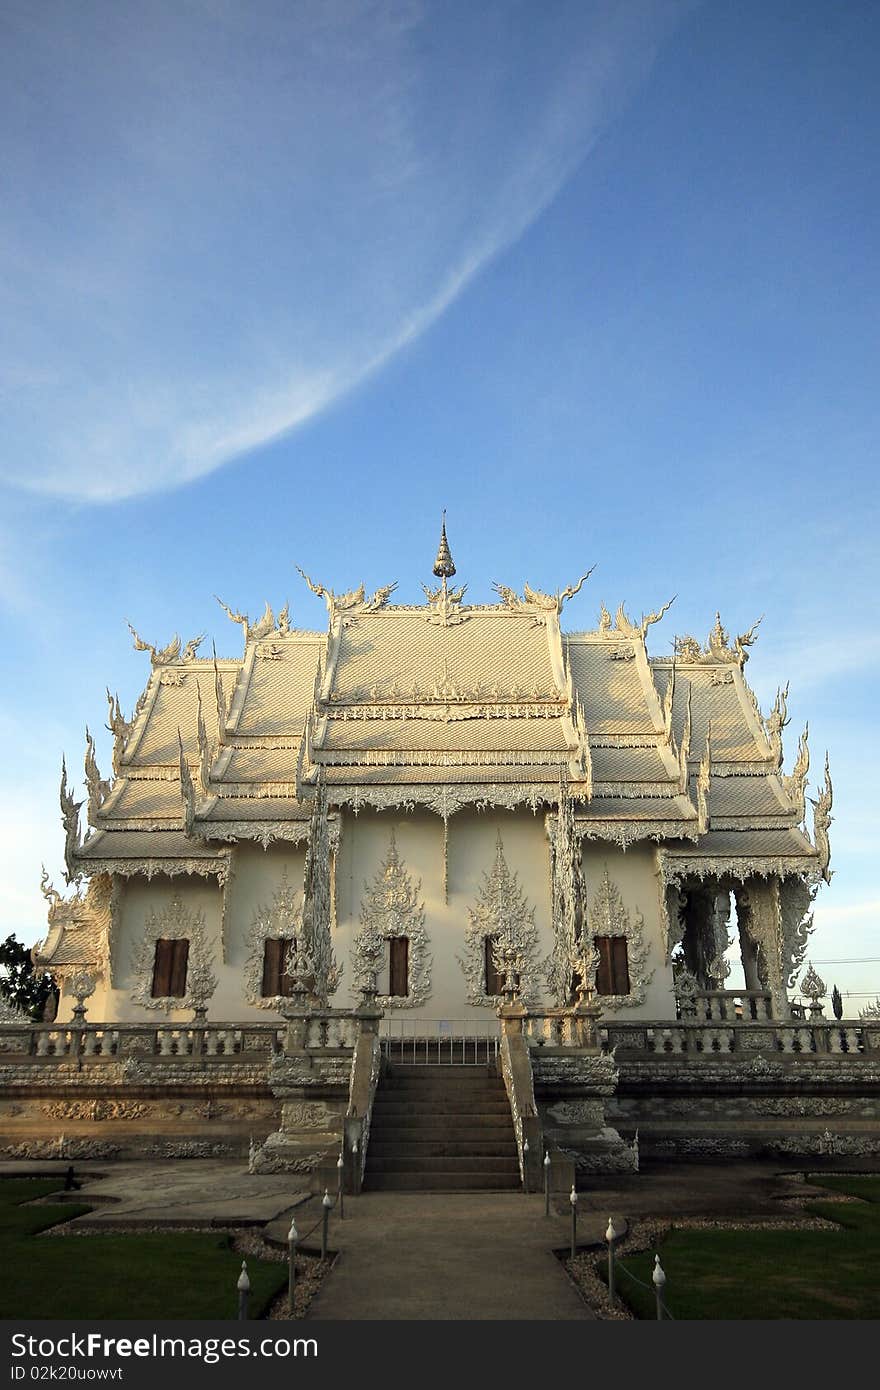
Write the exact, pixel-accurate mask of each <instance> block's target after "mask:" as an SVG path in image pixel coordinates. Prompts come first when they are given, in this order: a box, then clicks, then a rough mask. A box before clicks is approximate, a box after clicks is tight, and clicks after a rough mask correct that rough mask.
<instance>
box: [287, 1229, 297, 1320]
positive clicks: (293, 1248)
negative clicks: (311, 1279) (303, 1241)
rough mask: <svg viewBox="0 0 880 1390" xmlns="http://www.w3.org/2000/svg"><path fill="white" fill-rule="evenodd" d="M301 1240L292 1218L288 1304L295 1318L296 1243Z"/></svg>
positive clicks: (289, 1244) (289, 1236) (288, 1250)
mask: <svg viewBox="0 0 880 1390" xmlns="http://www.w3.org/2000/svg"><path fill="white" fill-rule="evenodd" d="M298 1240H299V1231H298V1230H297V1229H296V1222H295V1221H294V1219H293V1217H291V1218H290V1230H289V1231H288V1232H287V1302H288V1305H289V1309H288V1311H289V1312H290V1316H291V1317H293V1296H294V1294H295V1293H296V1243H297V1241H298Z"/></svg>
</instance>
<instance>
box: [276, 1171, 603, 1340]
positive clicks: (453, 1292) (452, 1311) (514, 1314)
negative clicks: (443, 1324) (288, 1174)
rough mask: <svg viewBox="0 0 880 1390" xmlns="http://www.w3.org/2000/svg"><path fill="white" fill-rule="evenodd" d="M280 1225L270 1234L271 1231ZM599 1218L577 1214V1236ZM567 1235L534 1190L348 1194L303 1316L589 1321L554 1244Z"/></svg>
mask: <svg viewBox="0 0 880 1390" xmlns="http://www.w3.org/2000/svg"><path fill="white" fill-rule="evenodd" d="M310 1210H311V1208H310ZM308 1216H309V1212H306V1211H304V1212H303V1218H302V1222H301V1223H300V1222H299V1219H298V1224H300V1229H303V1227H305V1228H306V1229H307V1228H308V1226H310V1225H312V1224H313V1223H312V1222H311V1221H309V1219H308ZM316 1218H317V1212H316ZM607 1219H608V1218H607V1217H605V1219H604V1220H605V1222H607ZM278 1225H280V1223H272V1228H270V1229H269V1230H267V1233H266V1234H267V1235H270V1234H274V1235H276V1236H277V1235H278V1234H279V1232H278V1231H275V1230H274V1229H273V1228H274V1227H275V1226H278ZM600 1226H602V1227H604V1222H602V1219H601V1218H600V1217H599V1215H598V1214H592V1215H590V1216H589V1217H585V1219H584V1220H583V1221H581V1222H580V1223H579V1235H582V1236H583V1237H584V1238H588V1237H593V1238H595V1239H598V1238H599V1235H600V1233H601V1232H600ZM281 1234H282V1235H284V1236H286V1231H285V1232H283V1233H281ZM569 1239H570V1226H569V1224H568V1222H567V1220H566V1219H565V1218H564V1217H560V1216H558V1215H555V1214H554V1215H553V1216H552V1217H550V1219H549V1220H548V1219H547V1218H546V1217H545V1216H544V1203H543V1198H542V1197H540V1196H538V1197H534V1196H533V1197H525V1196H523V1194H522V1193H521V1192H497V1193H487V1192H461V1193H458V1192H454V1193H453V1192H449V1193H447V1192H437V1193H433V1192H432V1193H428V1192H424V1193H422V1192H368V1193H364V1194H362V1195H361V1196H360V1197H357V1198H348V1199H346V1204H345V1220H344V1221H342V1222H340V1221H337V1220H336V1219H335V1215H334V1219H333V1223H332V1227H331V1237H330V1245H331V1248H335V1249H338V1250H339V1251H340V1255H339V1258H338V1260H337V1262H336V1264H335V1266H334V1268H333V1272H332V1274H331V1275H330V1277H329V1279H327V1280H326V1281H325V1282H324V1284H323V1285H322V1287H321V1289H320V1291H319V1293H318V1294H317V1297H316V1298H315V1300H314V1302H313V1303H312V1305H311V1307H310V1309H309V1312H308V1317H309V1318H315V1319H320V1320H323V1321H329V1320H331V1319H335V1320H356V1319H362V1318H367V1319H382V1320H384V1319H392V1318H405V1319H420V1318H425V1319H442V1318H446V1319H455V1320H461V1321H463V1320H470V1321H474V1320H487V1319H496V1318H502V1319H510V1318H516V1319H523V1320H528V1319H534V1318H553V1319H568V1320H570V1321H585V1320H589V1319H592V1317H593V1314H592V1313H591V1312H590V1310H589V1309H588V1308H587V1306H586V1305H585V1304H584V1302H583V1300H582V1299H581V1297H580V1295H579V1294H578V1293H577V1292H576V1290H575V1289H574V1287H573V1285H572V1284H571V1283H570V1282H569V1279H568V1276H567V1275H566V1273H565V1271H564V1270H563V1268H562V1266H561V1265H560V1263H559V1260H558V1259H557V1258H556V1256H555V1255H554V1254H553V1253H552V1251H553V1248H554V1247H557V1248H559V1247H564V1246H565V1245H566V1242H567V1241H568V1240H569Z"/></svg>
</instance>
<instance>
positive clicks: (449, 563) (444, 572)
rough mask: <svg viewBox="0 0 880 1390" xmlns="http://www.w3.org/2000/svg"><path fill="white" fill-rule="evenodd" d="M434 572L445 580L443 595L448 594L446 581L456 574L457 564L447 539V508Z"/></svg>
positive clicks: (442, 523) (441, 527)
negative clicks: (454, 561)
mask: <svg viewBox="0 0 880 1390" xmlns="http://www.w3.org/2000/svg"><path fill="white" fill-rule="evenodd" d="M433 572H434V574H436V576H437V578H438V579H442V580H443V595H444V597H445V595H446V581H447V579H451V578H452V576H453V575H454V574H455V565H454V564H453V560H452V553H451V551H450V549H449V542H448V541H447V539H446V508H445V507H444V508H443V520H442V522H441V523H440V545H439V546H438V548H437V559H436V560H435V561H434V571H433Z"/></svg>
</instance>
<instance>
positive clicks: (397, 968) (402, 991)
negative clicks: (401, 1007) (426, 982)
mask: <svg viewBox="0 0 880 1390" xmlns="http://www.w3.org/2000/svg"><path fill="white" fill-rule="evenodd" d="M388 946H389V964H390V970H389V981H388V993H389V994H394V995H397V996H398V997H400V998H403V997H405V996H406V995H407V994H409V938H408V937H406V936H392V937H391V938H390V940H389V942H388Z"/></svg>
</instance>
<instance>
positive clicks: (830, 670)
mask: <svg viewBox="0 0 880 1390" xmlns="http://www.w3.org/2000/svg"><path fill="white" fill-rule="evenodd" d="M878 51H880V8H878V7H877V6H876V5H875V4H872V3H857V0H851V2H850V3H847V4H846V5H831V4H828V3H827V0H825V2H824V3H810V0H791V3H789V2H788V0H770V3H767V0H763V2H762V0H742V2H741V3H739V4H737V5H735V6H732V5H728V4H724V3H705V4H702V5H700V4H685V3H681V4H678V3H669V4H666V3H633V4H629V3H625V2H622V0H614V2H613V3H606V4H591V3H586V2H585V0H579V3H566V2H565V0H555V2H554V0H548V2H547V3H541V4H538V3H535V0H530V2H529V3H525V0H506V3H491V0H483V2H482V3H479V4H473V3H469V4H459V3H455V2H454V0H453V2H452V3H450V0H445V3H442V4H441V3H433V4H432V3H421V2H420V0H412V2H411V3H409V2H408V3H404V2H403V0H400V3H384V2H383V0H373V2H372V3H365V2H364V0H322V3H297V4H290V3H277V4H276V3H271V0H262V2H260V0H257V3H252V4H249V5H244V4H239V3H234V0H184V2H183V3H181V0H176V3H173V4H171V3H168V4H165V3H158V2H157V0H154V2H153V3H149V4H147V5H144V6H134V5H125V4H122V5H120V4H118V3H113V2H112V0H106V3H95V0H83V3H80V4H78V5H76V6H71V5H69V4H66V3H52V2H51V0H47V3H44V4H41V5H39V6H34V5H32V4H30V3H28V0H6V4H5V6H4V7H3V11H2V15H0V168H2V170H3V187H4V196H3V199H2V205H0V264H2V275H0V499H2V510H0V547H2V550H0V636H2V651H3V653H4V672H3V681H2V685H0V731H2V733H3V735H4V739H3V742H4V748H5V758H4V764H3V771H2V781H0V792H2V805H3V807H4V811H3V816H4V821H5V825H4V829H3V835H2V842H0V871H2V882H3V902H2V907H0V912H2V921H0V932H2V934H4V935H5V933H6V931H7V930H17V931H18V932H19V935H23V936H24V937H26V938H27V939H28V940H32V939H34V938H35V937H36V936H38V935H39V934H40V933H41V930H42V925H43V918H42V906H43V904H42V900H41V898H40V896H39V892H38V880H39V865H40V862H41V861H42V860H45V861H46V863H47V865H48V866H49V867H50V868H51V869H52V870H53V871H55V872H56V873H57V871H58V867H59V864H60V858H61V832H60V826H59V824H58V816H57V810H56V807H57V781H58V769H59V765H60V758H61V752H62V750H65V751H66V753H67V755H68V762H69V763H70V764H71V765H72V766H75V767H77V768H78V767H79V766H81V758H82V748H83V726H84V725H85V724H86V723H87V722H88V723H89V724H90V726H91V727H92V729H93V730H94V731H96V732H97V731H98V730H100V737H99V740H98V747H99V753H100V755H101V759H100V760H101V762H102V767H104V768H105V769H106V768H107V767H108V766H109V740H108V736H107V735H106V734H105V733H104V730H103V722H104V717H105V704H104V698H103V691H104V686H105V685H106V684H108V683H109V684H110V686H111V687H112V688H113V689H116V688H118V689H119V691H120V694H121V696H122V700H123V704H124V705H125V706H126V707H129V708H130V707H131V705H132V704H133V701H134V699H135V698H136V696H137V693H138V691H139V690H140V688H141V686H142V684H143V681H144V680H145V678H146V675H147V665H146V662H145V660H144V658H143V656H142V655H139V654H135V653H133V652H132V651H131V649H130V639H129V635H128V631H127V628H126V626H125V622H126V619H130V620H131V621H132V622H133V623H134V624H135V626H136V627H137V628H138V629H139V630H140V631H142V632H143V634H144V635H145V636H147V637H148V638H149V639H150V640H151V641H153V640H159V641H162V642H164V641H166V640H167V639H168V637H170V635H171V633H172V632H174V631H180V632H181V633H182V634H183V635H184V636H189V635H192V634H194V633H196V632H201V631H205V630H207V631H208V632H209V634H211V635H212V636H214V637H216V639H217V644H218V649H220V650H221V651H227V652H236V651H237V650H238V648H239V641H240V635H239V632H238V629H234V628H232V627H231V626H230V625H229V624H228V622H227V621H226V619H225V618H224V617H223V615H222V614H221V613H220V611H219V609H218V608H217V606H216V604H215V603H214V600H213V598H212V595H213V594H214V593H219V594H220V595H221V596H222V597H223V598H224V599H225V600H226V601H227V602H229V603H231V604H232V605H233V606H235V607H240V608H246V609H249V610H250V611H251V612H252V613H253V612H255V611H256V610H257V609H258V608H261V607H262V604H263V602H264V600H265V599H266V598H268V599H269V600H270V601H272V602H273V603H278V602H283V601H284V599H285V598H287V597H289V598H290V599H291V601H292V605H293V611H294V617H295V620H296V621H297V622H298V623H300V624H302V625H305V626H316V627H321V626H323V623H324V614H323V607H322V605H320V604H319V602H318V601H317V600H316V599H314V598H313V596H312V595H310V594H309V593H308V592H307V591H306V590H305V589H304V587H303V585H302V583H301V581H300V579H299V577H298V576H297V574H296V572H295V569H294V565H295V564H301V565H302V566H303V568H305V569H306V570H307V571H308V572H309V573H312V574H314V575H316V576H318V577H320V578H321V579H322V580H323V581H324V582H326V583H329V584H332V585H334V586H335V587H337V588H345V587H348V586H349V585H350V584H352V583H357V582H359V581H360V580H361V579H364V580H365V581H366V582H367V584H368V585H374V586H375V585H377V584H380V583H384V582H387V581H389V580H391V579H397V580H398V581H399V584H400V588H399V591H398V593H399V596H400V598H401V599H402V600H403V601H408V600H415V599H418V598H419V597H420V596H421V590H420V589H419V582H420V581H421V580H423V579H426V578H428V577H429V576H430V566H431V563H432V561H433V554H434V550H435V547H436V539H437V529H438V519H439V512H440V509H441V507H443V506H445V507H447V508H448V516H449V533H450V540H451V542H452V545H453V550H454V554H455V559H456V563H457V565H458V569H459V574H460V576H461V578H462V579H463V580H464V581H466V582H467V583H468V585H469V595H470V596H471V597H473V598H475V599H483V598H488V597H489V593H490V588H489V586H490V583H491V581H492V580H493V579H500V580H502V581H504V582H506V583H510V584H514V585H518V584H519V583H520V582H521V581H522V580H523V579H525V580H528V581H529V582H531V583H532V584H536V585H539V586H542V587H549V588H554V587H556V586H558V585H564V584H566V583H568V582H569V581H570V580H571V579H572V578H574V577H576V576H577V575H578V574H580V573H581V572H582V570H583V569H584V568H586V567H587V565H589V564H592V563H594V562H595V563H596V564H597V569H596V572H595V574H594V575H593V577H592V579H591V580H590V581H589V583H588V584H587V585H585V586H584V589H583V590H582V592H581V594H580V595H579V596H578V597H577V598H576V599H575V600H574V601H573V602H572V604H571V606H570V609H569V610H568V621H569V623H570V625H571V626H574V627H576V626H584V627H585V626H592V625H593V623H594V620H595V616H596V613H597V611H598V607H599V603H600V602H601V601H603V600H604V601H605V602H606V603H607V604H609V606H611V605H616V604H617V602H618V601H619V600H620V599H621V598H624V599H626V600H627V601H628V603H629V605H630V606H631V608H632V609H634V610H637V611H638V612H641V611H642V610H645V611H647V610H648V609H651V608H655V607H657V606H658V605H659V603H660V602H662V601H663V600H665V599H666V598H668V597H669V596H670V595H671V594H673V593H677V594H678V598H677V600H676V603H675V605H674V607H673V609H672V610H671V612H670V613H669V615H668V616H667V618H666V619H665V620H664V622H663V624H662V625H661V626H660V627H659V628H655V629H653V634H654V636H653V647H654V650H655V651H657V652H662V651H666V650H668V649H669V645H670V643H671V641H672V638H673V636H674V635H675V634H676V633H684V632H695V633H696V634H698V635H704V634H705V633H706V632H707V631H708V629H709V627H710V626H711V623H712V620H713V618H714V613H715V609H716V608H720V609H721V613H722V617H723V618H724V619H725V621H727V622H729V624H730V626H731V627H732V628H734V630H736V631H742V630H743V629H744V628H746V627H748V626H749V625H750V624H751V623H752V622H753V621H754V619H755V618H756V617H757V616H758V615H759V614H761V613H764V614H765V618H764V622H763V625H762V628H761V633H760V638H759V641H758V643H757V645H756V647H755V648H754V649H753V656H752V660H751V662H750V664H749V667H748V675H749V677H750V679H751V681H752V683H753V685H754V687H755V689H756V691H757V693H758V696H759V698H760V699H761V701H762V704H763V707H764V708H765V709H767V708H768V707H769V705H770V704H771V703H772V699H773V695H774V692H775V688H776V686H777V684H778V683H779V682H780V681H785V680H787V679H790V680H791V689H792V696H791V701H790V708H791V712H792V725H791V727H790V729H789V731H788V747H789V749H790V756H789V766H790V764H791V761H792V760H793V755H794V751H795V747H796V741H797V734H798V732H799V729H800V727H802V725H803V722H804V721H805V720H806V719H807V718H808V719H809V720H810V726H811V746H812V750H813V768H814V772H817V773H818V771H819V769H820V766H821V761H822V755H823V753H824V749H825V747H826V746H827V747H828V748H829V749H830V752H831V759H832V771H833V774H834V779H835V798H836V805H835V812H836V821H835V824H834V826H833V828H832V833H833V850H834V866H835V868H836V870H837V873H836V876H835V878H834V881H833V883H832V885H831V887H830V889H827V890H824V892H823V894H822V897H821V905H820V907H819V908H818V910H817V922H818V923H819V927H818V930H817V934H816V936H815V937H814V942H813V947H812V954H813V956H814V957H815V958H816V960H817V961H819V960H839V959H849V958H858V959H860V958H865V957H873V956H880V938H878V931H877V922H878V920H880V887H878V884H877V880H876V876H875V860H876V849H875V835H876V815H875V812H874V788H875V786H876V785H877V781H878V773H880V769H878V757H877V739H876V735H875V709H874V704H875V701H874V692H875V689H876V682H877V677H878V667H880V635H878V630H877V625H876V620H875V609H876V598H875V595H876V594H877V592H878V582H877V581H878V573H877V570H878V566H877V541H876V536H877V531H878V488H877V482H876V474H877V466H876V465H877V446H876V441H877V434H878V431H877V424H878V421H877V416H878V393H877V390H876V376H877V363H878V351H877V349H878V341H877V340H878V324H880V312H878V311H880V304H878V299H880V294H878V290H880V277H878V267H877V254H876V247H877V245H878V240H880V238H878V233H880V228H878V211H880V192H878V190H880V180H878V151H880V95H878V88H877V83H876V55H877V53H878ZM820 973H823V974H824V975H825V977H826V979H827V980H828V981H829V984H830V982H831V981H832V980H837V981H838V982H839V983H840V985H841V987H843V988H847V989H851V990H853V991H866V992H868V993H871V992H873V993H880V964H878V965H869V966H864V967H856V966H853V967H840V968H838V967H833V968H832V967H828V969H827V970H824V969H823V970H821V971H820Z"/></svg>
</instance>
